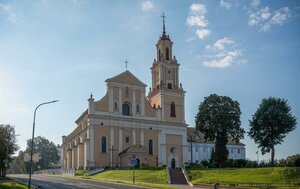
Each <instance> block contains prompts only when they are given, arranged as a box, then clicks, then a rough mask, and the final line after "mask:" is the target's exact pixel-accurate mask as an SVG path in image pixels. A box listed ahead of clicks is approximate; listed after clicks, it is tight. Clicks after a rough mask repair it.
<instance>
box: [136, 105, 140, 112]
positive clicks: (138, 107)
mask: <svg viewBox="0 0 300 189" xmlns="http://www.w3.org/2000/svg"><path fill="white" fill-rule="evenodd" d="M136 112H140V105H139V104H136Z"/></svg>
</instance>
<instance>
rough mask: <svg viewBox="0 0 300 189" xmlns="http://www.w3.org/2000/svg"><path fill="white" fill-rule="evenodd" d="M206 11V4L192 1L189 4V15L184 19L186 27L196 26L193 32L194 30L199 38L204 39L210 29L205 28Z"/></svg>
mask: <svg viewBox="0 0 300 189" xmlns="http://www.w3.org/2000/svg"><path fill="white" fill-rule="evenodd" d="M206 13H207V9H206V5H204V4H201V3H194V4H192V5H191V6H190V12H189V16H188V17H187V19H186V24H187V25H188V27H196V29H195V30H193V32H195V34H196V35H197V37H198V38H199V39H204V38H206V37H207V36H209V35H210V33H211V30H209V29H206V28H205V27H207V26H208V21H207V19H206Z"/></svg>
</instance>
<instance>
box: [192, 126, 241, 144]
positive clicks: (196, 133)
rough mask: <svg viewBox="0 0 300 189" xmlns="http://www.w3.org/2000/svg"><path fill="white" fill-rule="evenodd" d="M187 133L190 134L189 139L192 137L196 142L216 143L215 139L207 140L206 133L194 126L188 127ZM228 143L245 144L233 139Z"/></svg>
mask: <svg viewBox="0 0 300 189" xmlns="http://www.w3.org/2000/svg"><path fill="white" fill-rule="evenodd" d="M187 135H188V140H190V139H189V138H190V137H192V141H193V142H196V143H207V144H214V143H215V141H212V140H207V141H205V139H204V133H201V132H200V131H197V130H196V129H195V128H194V127H188V128H187ZM227 144H231V145H244V146H245V144H243V143H241V142H239V143H236V142H235V141H233V140H230V139H229V140H228V142H227Z"/></svg>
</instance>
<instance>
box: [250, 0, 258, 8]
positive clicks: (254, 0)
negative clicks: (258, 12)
mask: <svg viewBox="0 0 300 189" xmlns="http://www.w3.org/2000/svg"><path fill="white" fill-rule="evenodd" d="M259 4H260V0H252V1H251V5H252V6H253V7H258V5H259Z"/></svg>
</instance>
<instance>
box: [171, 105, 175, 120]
mask: <svg viewBox="0 0 300 189" xmlns="http://www.w3.org/2000/svg"><path fill="white" fill-rule="evenodd" d="M171 117H176V113H175V102H171Z"/></svg>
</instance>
